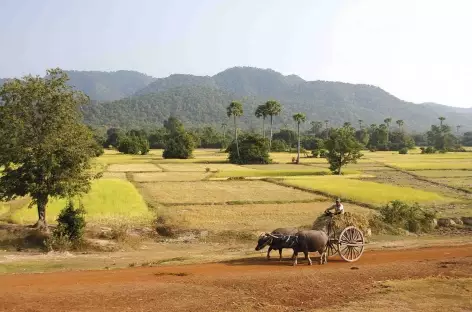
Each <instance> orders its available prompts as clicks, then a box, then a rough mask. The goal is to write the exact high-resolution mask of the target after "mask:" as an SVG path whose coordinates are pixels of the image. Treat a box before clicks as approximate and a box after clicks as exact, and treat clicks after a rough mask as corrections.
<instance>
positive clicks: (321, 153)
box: [320, 149, 328, 158]
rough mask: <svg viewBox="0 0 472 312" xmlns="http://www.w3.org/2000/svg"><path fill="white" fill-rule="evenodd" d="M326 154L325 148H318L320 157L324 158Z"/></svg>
mask: <svg viewBox="0 0 472 312" xmlns="http://www.w3.org/2000/svg"><path fill="white" fill-rule="evenodd" d="M326 155H328V151H327V150H324V149H322V150H320V158H326Z"/></svg>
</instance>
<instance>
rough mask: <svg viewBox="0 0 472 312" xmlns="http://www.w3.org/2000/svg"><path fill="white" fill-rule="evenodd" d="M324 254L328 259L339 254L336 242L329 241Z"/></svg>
mask: <svg viewBox="0 0 472 312" xmlns="http://www.w3.org/2000/svg"><path fill="white" fill-rule="evenodd" d="M325 252H326V254H327V257H328V258H331V257H333V256H335V255H336V254H337V253H338V252H339V250H338V244H337V242H336V241H332V240H331V239H330V240H329V241H328V244H327V245H326V249H325Z"/></svg>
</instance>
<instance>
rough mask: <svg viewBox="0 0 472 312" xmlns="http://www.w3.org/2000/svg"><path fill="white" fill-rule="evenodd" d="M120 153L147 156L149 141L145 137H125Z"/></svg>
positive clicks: (120, 145)
mask: <svg viewBox="0 0 472 312" xmlns="http://www.w3.org/2000/svg"><path fill="white" fill-rule="evenodd" d="M118 151H119V152H121V153H123V154H131V155H146V154H147V153H149V141H148V140H147V138H145V137H141V136H135V135H125V136H124V137H121V138H120V141H119V143H118Z"/></svg>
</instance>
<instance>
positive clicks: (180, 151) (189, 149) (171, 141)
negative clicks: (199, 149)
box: [162, 130, 195, 159]
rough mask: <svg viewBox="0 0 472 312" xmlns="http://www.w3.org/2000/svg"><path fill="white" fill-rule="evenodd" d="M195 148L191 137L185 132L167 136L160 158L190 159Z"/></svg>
mask: <svg viewBox="0 0 472 312" xmlns="http://www.w3.org/2000/svg"><path fill="white" fill-rule="evenodd" d="M194 148H195V141H194V139H193V137H192V136H191V135H190V134H188V133H187V132H185V131H183V130H182V131H176V132H173V133H171V134H169V136H168V138H167V140H166V147H165V149H164V152H163V153H162V157H164V158H166V159H171V158H174V159H188V158H191V157H192V153H193V150H194Z"/></svg>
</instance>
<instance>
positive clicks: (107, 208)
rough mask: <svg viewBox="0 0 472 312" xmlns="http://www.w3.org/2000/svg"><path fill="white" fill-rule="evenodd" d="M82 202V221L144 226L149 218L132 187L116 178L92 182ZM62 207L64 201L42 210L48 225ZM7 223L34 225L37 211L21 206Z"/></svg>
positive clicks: (52, 203)
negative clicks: (83, 218) (84, 216)
mask: <svg viewBox="0 0 472 312" xmlns="http://www.w3.org/2000/svg"><path fill="white" fill-rule="evenodd" d="M82 203H83V204H84V208H85V210H86V211H87V214H86V220H87V222H91V223H97V224H110V223H111V224H113V223H119V222H125V223H133V224H134V223H135V224H148V223H149V222H150V220H151V219H152V217H153V214H152V213H151V212H150V211H149V210H148V208H147V205H146V202H145V201H144V199H143V198H142V196H141V195H140V194H139V192H138V191H137V190H136V189H135V188H134V186H133V184H131V183H130V182H128V181H123V180H119V179H100V180H96V181H94V182H93V184H92V189H91V191H90V192H89V193H88V194H86V195H84V196H83V198H82ZM65 204H66V201H65V200H64V199H61V200H52V201H50V203H49V204H48V206H47V210H46V216H47V221H48V222H49V223H55V220H56V218H57V216H58V214H59V212H60V211H61V210H62V209H63V208H64V206H65ZM11 220H12V221H13V222H14V223H19V224H31V223H34V222H35V221H36V220H37V211H36V209H34V208H33V209H28V208H27V207H26V206H24V207H23V208H21V209H19V210H17V211H15V212H13V213H12V215H11Z"/></svg>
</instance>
